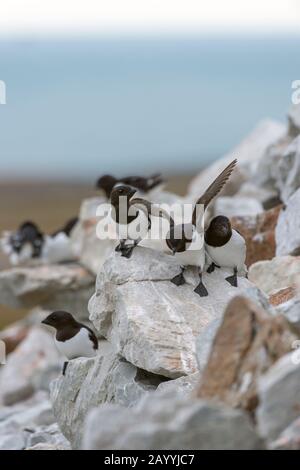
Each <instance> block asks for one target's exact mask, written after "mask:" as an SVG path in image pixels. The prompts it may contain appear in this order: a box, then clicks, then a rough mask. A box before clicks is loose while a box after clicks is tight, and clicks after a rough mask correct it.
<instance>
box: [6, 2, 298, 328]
mask: <svg viewBox="0 0 300 470" xmlns="http://www.w3.org/2000/svg"><path fill="white" fill-rule="evenodd" d="M299 20H300V4H299V2H298V1H297V0H277V1H276V2H274V1H271V0H252V1H251V2H250V1H249V2H241V1H239V0H227V1H226V2H224V1H221V0H219V1H216V0H210V1H209V2H204V1H199V0H184V1H183V0H159V1H158V0H109V1H102V0H84V1H83V0H43V2H41V1H40V0H26V1H24V0H1V4H0V80H3V81H4V82H5V84H6V94H7V96H6V100H7V104H6V105H0V151H1V160H0V211H1V218H0V230H3V229H14V228H16V227H17V226H18V224H19V223H20V222H21V221H22V220H24V219H33V220H35V221H36V222H37V223H38V224H40V226H41V227H42V229H43V230H45V231H50V230H54V229H56V228H57V227H58V226H60V225H61V224H62V223H63V222H64V221H65V220H66V219H67V218H68V217H71V216H73V215H76V214H77V213H78V208H79V204H80V201H81V200H82V198H84V197H87V196H90V195H92V194H94V183H95V181H96V179H97V177H98V176H100V175H101V174H103V173H112V174H116V175H117V176H125V175H128V174H131V173H134V174H141V175H147V174H150V173H152V172H157V171H161V172H162V173H163V174H164V176H166V177H170V188H171V189H172V190H174V191H176V192H178V193H181V194H182V193H184V191H185V188H186V185H187V182H188V181H189V179H190V177H191V176H192V175H195V173H197V172H199V171H201V168H203V166H205V165H207V164H208V163H210V162H212V161H213V160H215V159H217V158H219V157H221V156H222V155H223V154H224V153H226V152H227V151H228V150H229V149H230V148H231V147H233V146H234V145H235V144H236V143H238V142H239V141H240V140H241V139H242V138H243V137H244V136H245V135H246V134H247V133H249V132H250V130H251V129H252V128H253V127H254V126H255V124H256V123H257V122H258V121H259V120H260V119H262V118H265V117H271V118H275V119H278V120H281V121H284V120H285V110H287V109H288V108H289V106H290V104H291V83H292V81H293V80H296V79H300V75H299V74H300V54H299V50H300V35H299V24H300V21H299ZM4 266H5V262H4V260H3V259H0V269H1V268H3V267H4ZM1 318H2V320H0V325H1V321H2V322H3V321H5V320H4V316H3V315H2V317H1Z"/></svg>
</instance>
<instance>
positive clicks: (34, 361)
mask: <svg viewBox="0 0 300 470" xmlns="http://www.w3.org/2000/svg"><path fill="white" fill-rule="evenodd" d="M60 361H61V360H60V358H59V355H58V352H57V350H56V348H55V345H54V341H53V338H52V337H51V336H50V335H49V334H48V333H47V332H46V331H44V330H43V329H42V328H40V327H37V326H36V327H33V328H32V329H31V331H30V333H29V334H28V336H27V337H26V339H25V340H24V341H23V342H22V343H21V344H20V345H19V346H18V347H17V348H16V349H15V350H14V351H13V352H12V353H11V354H10V355H9V356H8V357H7V362H6V365H5V366H3V367H2V368H1V369H0V400H2V401H3V403H4V404H6V405H11V404H13V403H16V402H18V401H21V400H24V399H26V398H28V397H30V396H31V395H32V394H33V393H34V391H35V386H34V382H33V377H34V376H35V374H37V372H41V371H43V370H45V369H47V368H48V367H49V365H51V364H54V365H56V364H57V363H59V362H60Z"/></svg>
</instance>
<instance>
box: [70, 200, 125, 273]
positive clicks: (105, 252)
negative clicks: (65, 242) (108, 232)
mask: <svg viewBox="0 0 300 470" xmlns="http://www.w3.org/2000/svg"><path fill="white" fill-rule="evenodd" d="M102 204H108V202H107V200H106V199H105V198H90V199H86V200H84V201H83V202H82V205H81V208H80V214H79V222H78V224H77V226H76V227H75V229H74V230H73V232H72V234H71V243H72V247H73V251H74V253H75V254H76V255H77V256H78V258H79V260H80V262H81V264H82V265H83V266H85V267H86V268H87V269H88V270H89V271H90V272H92V273H93V274H97V272H98V271H99V269H100V268H101V266H102V264H103V263H104V261H105V260H106V259H107V258H108V257H109V255H110V254H111V252H112V251H113V250H114V248H115V247H116V245H117V242H116V241H115V240H100V239H99V238H98V237H97V233H96V229H97V224H98V222H99V221H100V220H101V217H99V216H97V210H98V208H99V206H101V205H102Z"/></svg>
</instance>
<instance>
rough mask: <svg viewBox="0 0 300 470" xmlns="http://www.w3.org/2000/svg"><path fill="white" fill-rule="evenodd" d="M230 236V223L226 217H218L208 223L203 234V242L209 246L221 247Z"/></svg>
mask: <svg viewBox="0 0 300 470" xmlns="http://www.w3.org/2000/svg"><path fill="white" fill-rule="evenodd" d="M231 235H232V229H231V223H230V220H229V219H228V217H225V216H224V215H218V216H217V217H214V218H213V219H212V221H211V222H210V224H209V226H208V229H207V230H206V232H205V241H206V242H207V243H208V245H210V246H223V245H224V244H225V243H227V242H228V241H229V240H230V238H231Z"/></svg>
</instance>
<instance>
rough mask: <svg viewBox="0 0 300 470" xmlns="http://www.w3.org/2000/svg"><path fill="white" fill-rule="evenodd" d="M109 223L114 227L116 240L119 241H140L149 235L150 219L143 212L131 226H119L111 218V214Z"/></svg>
mask: <svg viewBox="0 0 300 470" xmlns="http://www.w3.org/2000/svg"><path fill="white" fill-rule="evenodd" d="M133 214H134V212H133ZM108 223H109V224H111V225H112V226H113V227H114V231H115V234H116V238H117V239H119V240H128V239H129V240H138V239H139V238H145V237H146V235H147V233H148V227H149V221H148V217H147V216H146V214H145V213H144V212H143V211H141V210H140V211H139V213H138V216H137V217H136V218H135V219H134V220H133V221H132V222H130V224H118V223H117V222H116V221H115V220H114V219H113V217H112V216H111V213H110V215H109V220H108Z"/></svg>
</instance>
